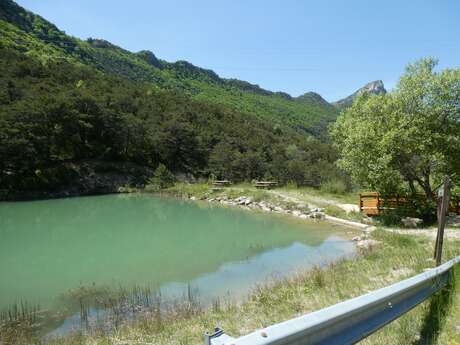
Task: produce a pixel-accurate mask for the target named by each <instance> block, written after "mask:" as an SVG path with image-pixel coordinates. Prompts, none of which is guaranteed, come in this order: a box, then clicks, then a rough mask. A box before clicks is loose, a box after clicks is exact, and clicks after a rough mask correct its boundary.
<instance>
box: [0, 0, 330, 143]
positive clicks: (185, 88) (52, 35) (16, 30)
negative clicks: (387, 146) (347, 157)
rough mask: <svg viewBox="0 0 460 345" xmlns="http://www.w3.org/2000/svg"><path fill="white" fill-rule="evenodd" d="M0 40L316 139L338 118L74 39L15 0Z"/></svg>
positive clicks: (0, 21)
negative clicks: (187, 96) (287, 126)
mask: <svg viewBox="0 0 460 345" xmlns="http://www.w3.org/2000/svg"><path fill="white" fill-rule="evenodd" d="M0 36H1V45H2V46H3V47H8V48H11V49H15V50H17V51H20V52H23V53H26V54H27V55H29V56H33V57H35V58H37V59H39V60H41V61H48V60H50V59H58V58H64V59H66V60H68V61H71V62H74V63H82V64H85V65H88V66H91V67H94V68H96V69H98V70H100V71H103V72H105V73H109V74H113V75H116V76H119V77H123V78H126V79H130V80H133V81H141V82H151V83H153V84H154V85H156V86H157V87H158V88H160V89H166V90H179V91H181V92H183V93H185V94H187V95H189V96H191V97H192V98H193V99H196V100H201V101H206V102H212V103H214V104H222V105H226V106H229V107H231V108H233V109H234V110H238V111H241V112H245V113H248V114H251V115H256V116H258V117H260V118H263V119H268V120H270V121H272V122H274V123H279V124H283V125H289V126H291V127H294V128H297V129H301V130H303V131H306V132H309V133H311V134H314V135H316V136H317V137H324V136H325V133H326V128H327V125H328V123H330V122H331V121H334V120H335V118H336V117H337V115H338V110H337V109H336V108H335V107H334V106H333V105H331V104H329V103H328V102H326V101H324V102H322V101H319V102H318V99H317V98H316V97H304V96H301V97H298V98H294V97H291V96H289V95H288V94H285V93H281V92H271V91H267V90H264V89H262V88H260V87H259V86H257V85H252V84H250V83H247V82H245V81H240V80H235V79H223V78H220V77H219V76H218V75H217V74H216V73H214V72H213V71H211V70H206V69H203V68H199V67H196V66H194V65H192V64H191V63H189V62H186V61H177V62H174V63H169V62H166V61H163V60H160V59H158V58H157V57H155V55H154V54H153V53H152V52H149V51H141V52H138V53H132V52H129V51H127V50H124V49H122V48H120V47H117V46H115V45H113V44H111V43H110V42H107V41H104V40H99V39H88V40H86V41H83V40H80V39H77V38H74V37H71V36H69V35H67V34H65V33H64V32H63V31H61V30H59V29H58V28H57V27H56V26H55V25H53V24H51V23H50V22H48V21H46V20H45V19H43V18H42V17H40V16H38V15H35V14H33V13H31V12H28V11H26V10H25V9H23V8H22V7H20V6H18V5H17V4H16V3H14V2H13V1H11V0H2V1H1V2H0ZM307 95H308V94H307ZM310 96H311V95H310ZM318 96H319V95H318Z"/></svg>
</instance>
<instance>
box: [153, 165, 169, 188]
mask: <svg viewBox="0 0 460 345" xmlns="http://www.w3.org/2000/svg"><path fill="white" fill-rule="evenodd" d="M175 181H176V178H175V177H174V175H173V174H172V173H171V172H170V171H169V170H168V168H166V166H165V165H164V164H160V165H158V168H156V170H155V172H154V174H153V177H152V178H151V179H150V180H149V181H148V189H153V190H160V189H165V188H168V187H172V186H173V185H174V182H175Z"/></svg>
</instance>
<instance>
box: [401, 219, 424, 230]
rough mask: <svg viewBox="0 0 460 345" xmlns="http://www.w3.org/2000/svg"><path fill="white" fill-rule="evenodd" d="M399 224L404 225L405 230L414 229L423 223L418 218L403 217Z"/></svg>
mask: <svg viewBox="0 0 460 345" xmlns="http://www.w3.org/2000/svg"><path fill="white" fill-rule="evenodd" d="M401 222H402V223H403V224H404V226H405V227H406V228H416V227H417V226H419V225H420V224H422V223H423V220H422V219H420V218H411V217H405V218H403V219H401Z"/></svg>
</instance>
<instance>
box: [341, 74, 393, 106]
mask: <svg viewBox="0 0 460 345" xmlns="http://www.w3.org/2000/svg"><path fill="white" fill-rule="evenodd" d="M365 92H367V93H370V94H373V95H381V94H385V93H387V90H386V89H385V85H384V84H383V81H381V80H375V81H372V82H370V83H367V84H366V85H364V86H363V87H362V88H360V89H359V90H357V91H356V92H354V93H353V94H351V95H350V96H348V97H345V98H343V99H341V100H339V101H337V102H334V103H332V104H334V105H335V106H336V107H337V108H339V109H343V108H347V107H350V106H351V105H352V104H353V102H354V100H355V99H356V97H358V96H359V95H361V94H362V93H365Z"/></svg>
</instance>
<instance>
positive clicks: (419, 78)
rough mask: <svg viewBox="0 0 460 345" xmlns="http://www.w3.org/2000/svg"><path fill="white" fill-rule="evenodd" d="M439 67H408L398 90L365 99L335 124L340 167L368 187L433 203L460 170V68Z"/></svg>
mask: <svg viewBox="0 0 460 345" xmlns="http://www.w3.org/2000/svg"><path fill="white" fill-rule="evenodd" d="M436 65H437V61H436V60H433V59H422V60H420V61H418V62H416V63H414V64H410V65H408V67H407V68H406V72H405V74H404V75H403V76H402V77H401V78H400V80H399V83H398V85H397V86H396V89H395V90H394V91H393V92H391V93H388V94H386V95H377V96H375V95H374V96H370V95H368V94H363V95H361V96H360V97H359V98H358V99H357V100H356V101H355V103H354V104H353V106H352V107H351V108H349V109H348V110H346V111H345V112H344V113H343V114H342V115H341V116H340V117H339V119H338V120H337V122H336V123H335V124H334V125H333V126H332V129H331V134H332V137H333V140H334V143H335V146H336V148H337V149H338V151H339V153H340V155H341V158H340V160H339V165H340V166H341V167H342V168H343V169H345V170H346V171H347V172H349V173H350V174H351V176H352V178H353V179H354V180H355V181H356V182H358V183H359V184H361V185H362V186H364V187H369V188H372V189H376V190H378V191H380V192H382V193H384V194H393V193H395V192H398V191H402V190H405V191H409V192H411V193H415V192H417V191H418V190H421V191H423V192H424V193H425V195H426V197H427V198H428V200H431V199H432V196H433V187H434V184H435V183H437V182H439V181H440V178H441V176H442V175H444V174H447V175H454V174H455V173H458V172H459V171H460V166H459V161H458V157H459V156H460V69H446V70H443V71H440V72H436V71H435V67H436Z"/></svg>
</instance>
